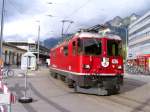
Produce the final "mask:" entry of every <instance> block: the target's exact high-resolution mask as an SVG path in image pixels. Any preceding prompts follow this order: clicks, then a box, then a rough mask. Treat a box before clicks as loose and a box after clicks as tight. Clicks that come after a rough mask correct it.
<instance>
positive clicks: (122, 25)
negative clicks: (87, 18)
mask: <svg viewBox="0 0 150 112" xmlns="http://www.w3.org/2000/svg"><path fill="white" fill-rule="evenodd" d="M139 17H140V16H139V15H137V14H135V13H133V14H131V15H130V16H127V17H125V18H121V17H119V16H116V17H114V18H113V19H112V20H110V21H107V22H106V23H105V24H104V25H105V26H107V27H108V28H110V29H111V31H112V32H113V33H114V34H117V35H119V36H120V37H121V38H122V40H123V43H125V42H126V36H128V35H127V28H128V26H129V25H130V24H131V23H133V22H134V21H136V20H137V19H139Z"/></svg>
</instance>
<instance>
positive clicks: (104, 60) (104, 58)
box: [101, 57, 109, 67]
mask: <svg viewBox="0 0 150 112" xmlns="http://www.w3.org/2000/svg"><path fill="white" fill-rule="evenodd" d="M101 64H102V66H103V67H108V66H109V58H106V57H103V59H102V62H101Z"/></svg>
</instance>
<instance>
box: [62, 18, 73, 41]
mask: <svg viewBox="0 0 150 112" xmlns="http://www.w3.org/2000/svg"><path fill="white" fill-rule="evenodd" d="M61 22H62V30H61V36H62V40H63V38H64V25H65V23H66V22H68V23H70V25H71V24H72V23H73V21H71V20H62V21H61ZM70 25H68V27H67V30H68V29H69V27H70ZM67 30H66V31H67Z"/></svg>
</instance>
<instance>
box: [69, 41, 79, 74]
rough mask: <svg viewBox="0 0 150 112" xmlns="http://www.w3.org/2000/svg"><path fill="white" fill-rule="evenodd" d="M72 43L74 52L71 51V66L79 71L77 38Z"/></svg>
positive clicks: (75, 70)
mask: <svg viewBox="0 0 150 112" xmlns="http://www.w3.org/2000/svg"><path fill="white" fill-rule="evenodd" d="M71 44H72V45H71V46H72V52H71V58H72V59H70V60H71V68H72V70H71V71H73V72H77V61H78V60H77V40H76V39H74V40H73V41H72V43H71Z"/></svg>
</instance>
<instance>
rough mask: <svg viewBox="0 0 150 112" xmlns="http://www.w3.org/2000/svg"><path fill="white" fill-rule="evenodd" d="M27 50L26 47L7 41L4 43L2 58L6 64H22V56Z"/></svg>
mask: <svg viewBox="0 0 150 112" xmlns="http://www.w3.org/2000/svg"><path fill="white" fill-rule="evenodd" d="M25 52H27V51H26V50H24V49H21V48H18V47H16V46H14V45H11V44H9V43H7V42H4V43H3V51H2V58H3V62H4V65H18V66H19V65H20V64H21V56H22V54H24V53H25Z"/></svg>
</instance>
